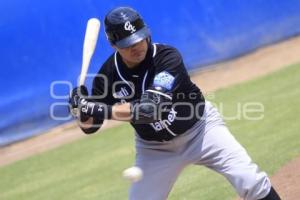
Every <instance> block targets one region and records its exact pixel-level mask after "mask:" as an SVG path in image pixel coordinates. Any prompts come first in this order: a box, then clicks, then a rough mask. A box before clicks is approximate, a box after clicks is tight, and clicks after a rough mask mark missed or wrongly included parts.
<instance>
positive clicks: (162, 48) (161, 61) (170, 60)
mask: <svg viewBox="0 0 300 200" xmlns="http://www.w3.org/2000/svg"><path fill="white" fill-rule="evenodd" d="M153 45H154V48H156V55H155V57H154V61H155V63H156V64H157V66H161V65H171V66H172V65H178V64H180V63H182V62H183V60H182V56H181V54H180V52H179V51H178V49H177V48H175V47H173V46H171V45H167V44H159V43H154V44H153Z"/></svg>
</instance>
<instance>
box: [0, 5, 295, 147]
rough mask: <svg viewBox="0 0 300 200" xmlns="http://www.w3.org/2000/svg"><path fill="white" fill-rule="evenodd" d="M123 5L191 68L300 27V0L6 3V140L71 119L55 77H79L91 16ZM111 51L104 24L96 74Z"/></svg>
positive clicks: (2, 128)
mask: <svg viewBox="0 0 300 200" xmlns="http://www.w3.org/2000/svg"><path fill="white" fill-rule="evenodd" d="M120 5H129V6H133V7H134V8H136V9H137V10H138V11H140V13H142V16H143V17H144V19H145V21H146V23H147V24H148V26H149V27H150V29H151V32H152V39H153V41H154V42H160V43H167V44H171V45H173V46H176V47H177V48H178V49H179V50H180V51H181V53H182V55H183V57H184V60H185V63H186V66H187V68H188V69H189V70H194V69H197V68H200V67H202V66H205V65H208V64H211V63H215V62H220V61H222V60H226V59H230V58H233V57H236V56H239V55H241V54H245V53H247V52H249V51H252V50H254V49H256V48H258V47H260V46H263V45H266V44H271V43H274V42H277V41H280V40H283V39H286V38H288V37H291V36H295V35H297V34H299V32H300V12H299V10H300V1H299V0H288V1H278V0H268V1H266V0H251V1H244V0H209V1H208V0H186V1H161V0H160V1H158V0H152V1H146V0H145V1H141V0H127V1H121V0H115V1H112V0H101V1H99V0H89V1H87V0H85V1H84V0H65V1H61V0H51V1H50V0H45V1H40V0H22V1H16V0H9V1H8V0H6V1H0V42H1V48H0V56H1V60H0V62H1V76H0V95H1V98H0V119H1V120H0V146H1V145H6V144H9V143H12V142H15V141H19V140H22V139H24V138H27V137H30V136H33V135H36V134H40V133H41V132H43V131H45V130H47V129H49V128H51V127H53V126H56V125H58V124H62V123H64V122H66V121H69V120H70V119H69V118H67V113H68V110H67V108H66V105H65V103H66V101H67V98H64V99H56V98H53V97H51V95H50V88H51V83H53V81H65V82H66V83H67V82H70V84H72V85H74V84H75V83H76V79H77V77H78V74H79V73H80V66H81V56H82V43H83V36H84V32H85V26H86V22H87V20H88V19H89V18H91V17H98V18H100V19H101V20H102V22H103V19H104V16H105V14H106V13H107V12H108V11H109V10H110V9H112V8H114V7H116V6H120ZM111 53H112V49H111V48H110V46H109V44H108V42H107V41H106V37H105V35H104V31H103V28H102V29H101V33H100V39H99V42H98V45H97V48H96V52H95V56H94V57H93V60H92V63H91V67H90V69H89V72H90V73H95V72H97V71H98V68H99V67H100V66H101V64H102V63H103V62H104V61H105V58H106V57H107V56H109V55H110V54H111ZM90 83H91V79H89V80H88V85H90ZM68 91H69V86H68V84H56V85H55V87H54V91H53V92H54V93H55V94H56V95H67V94H68ZM53 103H61V104H63V105H61V106H55V107H54V108H55V112H54V113H55V116H57V117H65V118H66V119H65V120H62V119H61V120H53V119H52V118H51V116H50V110H51V108H52V107H51V105H53Z"/></svg>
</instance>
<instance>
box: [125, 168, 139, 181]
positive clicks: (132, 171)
mask: <svg viewBox="0 0 300 200" xmlns="http://www.w3.org/2000/svg"><path fill="white" fill-rule="evenodd" d="M123 178H124V179H126V180H129V181H130V182H138V181H140V180H141V179H142V178H143V171H142V170H141V168H139V167H136V166H133V167H130V168H128V169H125V170H124V171H123Z"/></svg>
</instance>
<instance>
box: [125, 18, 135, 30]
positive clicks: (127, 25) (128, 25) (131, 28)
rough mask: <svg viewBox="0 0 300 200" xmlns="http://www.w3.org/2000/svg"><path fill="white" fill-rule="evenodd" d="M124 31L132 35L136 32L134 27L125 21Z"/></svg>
mask: <svg viewBox="0 0 300 200" xmlns="http://www.w3.org/2000/svg"><path fill="white" fill-rule="evenodd" d="M124 29H125V30H126V31H130V32H131V33H134V32H136V29H135V26H133V25H132V24H131V23H130V21H127V22H126V23H125V24H124Z"/></svg>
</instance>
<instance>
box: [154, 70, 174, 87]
mask: <svg viewBox="0 0 300 200" xmlns="http://www.w3.org/2000/svg"><path fill="white" fill-rule="evenodd" d="M174 81H175V77H174V76H172V75H171V74H170V73H168V72H166V71H163V72H160V73H159V74H157V75H156V76H155V77H154V81H153V85H154V86H155V87H156V86H159V87H163V88H166V89H167V90H171V89H172V87H173V84H174Z"/></svg>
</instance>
